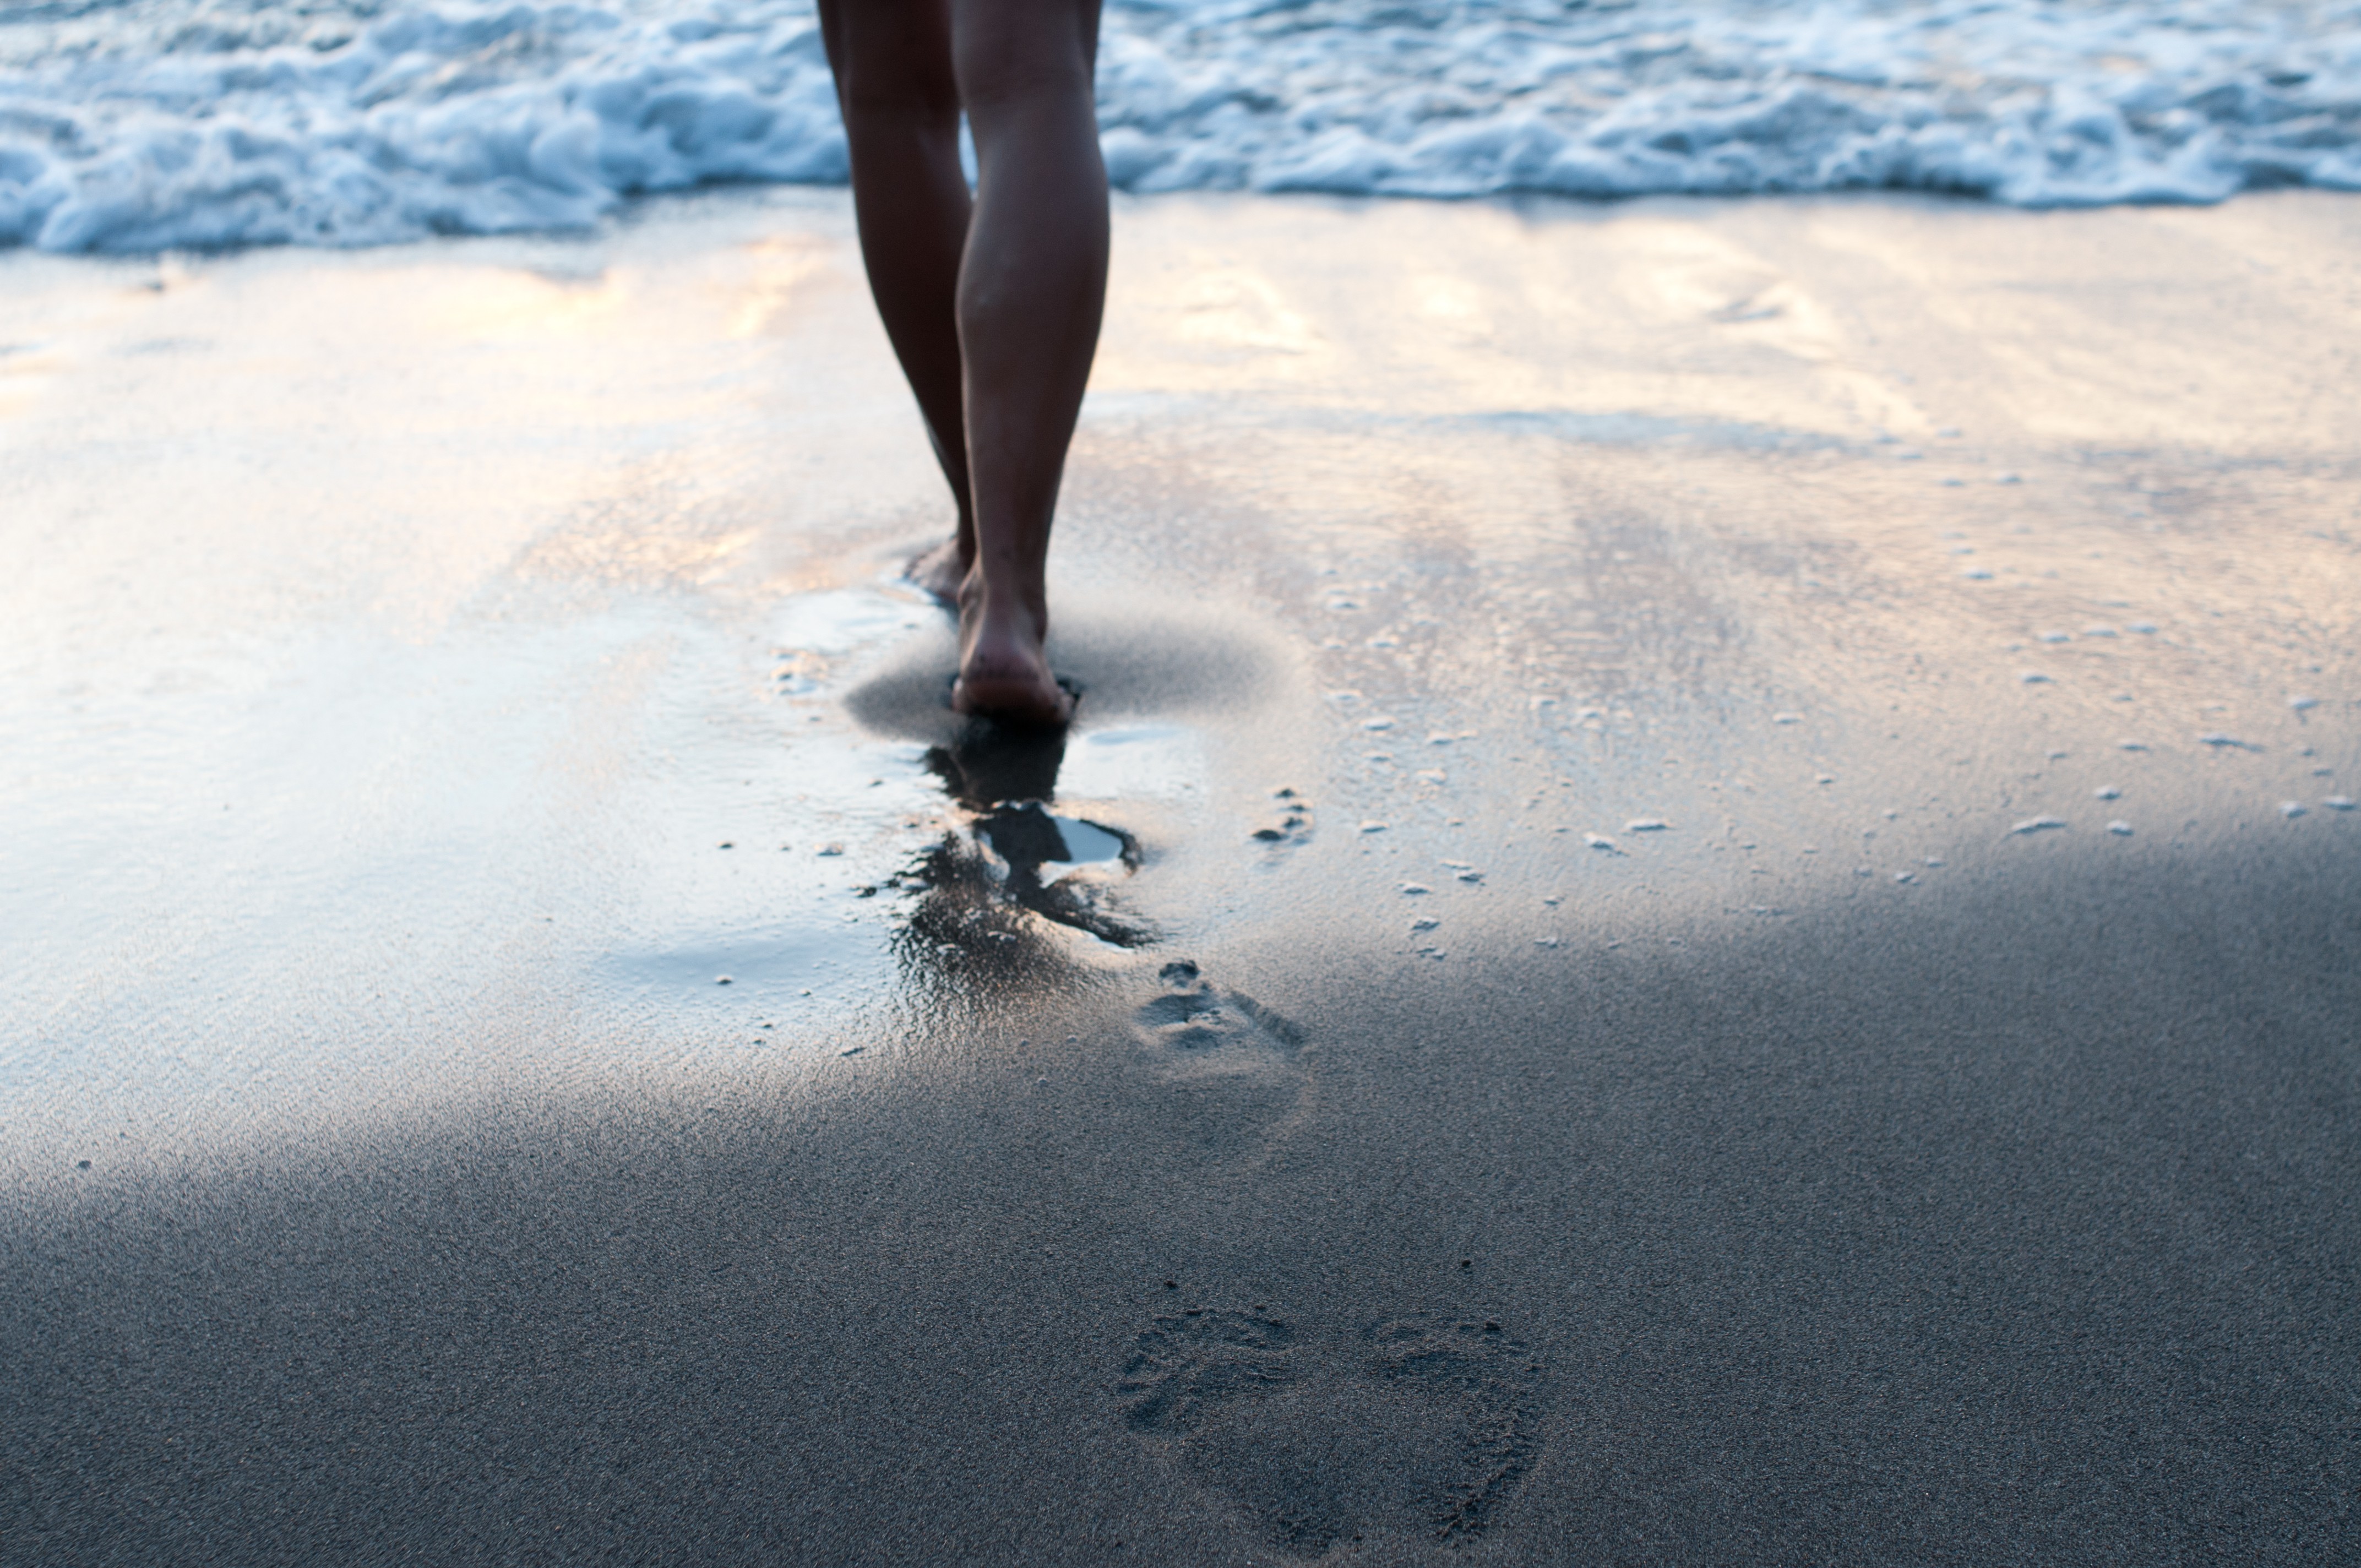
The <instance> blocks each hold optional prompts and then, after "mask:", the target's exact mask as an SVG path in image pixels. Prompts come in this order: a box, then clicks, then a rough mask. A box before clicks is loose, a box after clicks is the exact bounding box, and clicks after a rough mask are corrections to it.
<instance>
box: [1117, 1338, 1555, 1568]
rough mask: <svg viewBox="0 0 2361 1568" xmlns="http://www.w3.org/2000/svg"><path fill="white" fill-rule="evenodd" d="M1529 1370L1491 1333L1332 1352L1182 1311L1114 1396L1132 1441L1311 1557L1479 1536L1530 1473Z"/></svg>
mask: <svg viewBox="0 0 2361 1568" xmlns="http://www.w3.org/2000/svg"><path fill="white" fill-rule="evenodd" d="M1538 1370H1539V1368H1538V1365H1537V1364H1536V1363H1535V1362H1534V1360H1533V1358H1532V1354H1531V1352H1530V1351H1529V1350H1528V1348H1527V1347H1526V1346H1525V1345H1524V1344H1523V1343H1521V1342H1519V1341H1517V1340H1516V1339H1514V1338H1512V1337H1511V1336H1510V1334H1509V1333H1508V1332H1506V1331H1505V1330H1503V1329H1502V1328H1501V1326H1500V1325H1499V1322H1498V1321H1490V1320H1474V1319H1470V1320H1465V1321H1450V1320H1442V1319H1430V1318H1423V1317H1412V1318H1402V1319H1396V1320H1392V1321H1385V1322H1380V1323H1378V1324H1375V1325H1373V1326H1370V1327H1367V1328H1366V1329H1364V1330H1362V1331H1361V1332H1358V1333H1356V1334H1355V1333H1347V1334H1344V1335H1340V1336H1333V1337H1331V1336H1322V1335H1318V1334H1313V1333H1308V1332H1301V1331H1299V1330H1298V1329H1297V1328H1296V1327H1295V1326H1293V1325H1290V1324H1289V1323H1287V1322H1285V1321H1281V1320H1279V1319H1277V1318H1273V1317H1268V1316H1265V1315H1264V1314H1262V1313H1261V1312H1258V1311H1257V1312H1245V1311H1236V1310H1203V1309H1192V1310H1189V1311H1185V1312H1180V1313H1176V1314H1173V1315H1170V1316H1165V1317H1159V1318H1158V1319H1157V1320H1156V1321H1155V1322H1154V1324H1153V1325H1152V1326H1151V1327H1150V1328H1149V1329H1148V1330H1147V1332H1143V1333H1142V1334H1140V1335H1139V1337H1138V1339H1137V1341H1136V1342H1135V1344H1134V1347H1133V1354H1132V1357H1131V1360H1130V1363H1129V1364H1128V1365H1126V1367H1125V1369H1124V1377H1123V1381H1122V1383H1121V1385H1120V1386H1119V1387H1118V1389H1117V1393H1118V1397H1119V1398H1121V1399H1122V1401H1123V1410H1124V1419H1125V1422H1126V1425H1128V1426H1129V1427H1130V1428H1131V1429H1132V1431H1135V1432H1137V1433H1139V1434H1140V1435H1141V1436H1142V1437H1143V1438H1146V1439H1148V1440H1149V1441H1151V1442H1155V1443H1156V1444H1157V1445H1158V1446H1159V1448H1161V1449H1164V1450H1165V1451H1166V1452H1167V1453H1168V1454H1170V1457H1172V1458H1173V1459H1174V1460H1175V1461H1176V1462H1177V1463H1179V1464H1180V1465H1181V1466H1182V1467H1183V1468H1184V1469H1186V1470H1188V1471H1189V1472H1190V1473H1191V1475H1194V1476H1196V1477H1197V1478H1198V1479H1199V1480H1200V1481H1202V1482H1204V1483H1206V1484H1208V1485H1211V1486H1218V1487H1220V1488H1222V1489H1223V1490H1224V1491H1227V1492H1229V1493H1230V1494H1231V1495H1232V1496H1234V1497H1236V1498H1237V1500H1238V1501H1239V1503H1240V1504H1241V1505H1243V1506H1244V1507H1245V1508H1246V1511H1247V1512H1248V1513H1249V1514H1250V1515H1251V1516H1253V1518H1254V1519H1255V1521H1256V1523H1257V1525H1258V1526H1259V1527H1260V1528H1261V1529H1262V1530H1263V1531H1264V1532H1265V1533H1266V1534H1267V1535H1268V1537H1269V1538H1270V1540H1271V1541H1272V1542H1273V1543H1274V1544H1276V1545H1277V1546H1279V1548H1281V1549H1282V1550H1284V1551H1285V1552H1288V1553H1290V1555H1292V1556H1296V1557H1299V1558H1312V1557H1318V1556H1320V1555H1322V1554H1323V1553H1325V1552H1328V1551H1329V1550H1330V1549H1331V1548H1332V1547H1334V1545H1336V1544H1337V1543H1338V1542H1340V1541H1357V1540H1359V1539H1360V1537H1361V1534H1362V1532H1364V1531H1367V1530H1394V1531H1401V1532H1404V1533H1409V1534H1422V1535H1426V1536H1429V1537H1432V1538H1437V1539H1450V1538H1454V1537H1466V1536H1473V1535H1476V1534H1479V1533H1480V1532H1482V1530H1484V1529H1485V1528H1486V1526H1487V1525H1488V1524H1489V1523H1490V1522H1491V1520H1492V1519H1493V1517H1494V1516H1495V1515H1496V1514H1497V1512H1498V1511H1499V1507H1500V1505H1501V1504H1502V1503H1503V1502H1504V1501H1505V1500H1506V1499H1507V1498H1508V1497H1509V1496H1510V1494H1511V1493H1512V1492H1513V1491H1514V1490H1515V1489H1516V1486H1517V1484H1518V1482H1519V1481H1520V1480H1521V1479H1522V1477H1523V1475H1524V1474H1525V1472H1526V1470H1527V1469H1528V1468H1529V1467H1530V1466H1531V1464H1532V1456H1533V1449H1534V1441H1533V1437H1532V1431H1533V1428H1534V1425H1535V1420H1536V1417H1535V1409H1534V1387H1535V1381H1536V1374H1537V1372H1538Z"/></svg>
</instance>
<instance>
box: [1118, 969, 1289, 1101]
mask: <svg viewBox="0 0 2361 1568" xmlns="http://www.w3.org/2000/svg"><path fill="white" fill-rule="evenodd" d="M1157 978H1158V979H1159V981H1162V982H1163V985H1164V990H1163V992H1162V994H1160V995H1159V996H1158V997H1156V998H1155V999H1154V1000H1153V1001H1151V1002H1149V1003H1147V1004H1146V1005H1144V1006H1142V1007H1141V1008H1140V1009H1139V1010H1138V1011H1137V1012H1136V1013H1134V1014H1132V1026H1133V1028H1134V1030H1135V1031H1136V1032H1137V1034H1138V1036H1139V1038H1140V1041H1141V1043H1142V1044H1143V1045H1145V1046H1147V1047H1148V1050H1149V1052H1150V1053H1151V1054H1152V1055H1153V1056H1154V1057H1155V1058H1156V1059H1157V1060H1158V1062H1159V1065H1161V1066H1164V1067H1166V1068H1167V1069H1171V1070H1175V1071H1181V1072H1188V1073H1191V1074H1195V1073H1205V1072H1214V1073H1229V1072H1257V1071H1262V1070H1267V1069H1270V1068H1273V1067H1281V1066H1286V1065H1288V1064H1291V1063H1292V1062H1293V1061H1294V1059H1295V1056H1296V1053H1297V1052H1298V1051H1299V1050H1300V1049H1301V1047H1302V1045H1303V1031H1302V1030H1301V1029H1299V1028H1297V1027H1296V1026H1295V1025H1293V1024H1290V1023H1289V1022H1288V1021H1287V1020H1286V1019H1284V1018H1282V1017H1280V1016H1279V1014H1276V1013H1273V1012H1272V1011H1271V1010H1270V1009H1268V1007H1265V1006H1263V1005H1262V1004H1261V1003H1258V1002H1256V1001H1255V1000H1254V999H1253V998H1251V997H1247V996H1241V995H1239V994H1238V993H1237V992H1235V991H1225V990H1222V989H1220V988H1218V987H1216V986H1215V985H1214V984H1213V981H1209V980H1207V979H1206V978H1205V977H1204V976H1203V975H1202V973H1200V972H1199V971H1198V969H1197V966H1196V965H1195V964H1193V963H1191V962H1190V961H1189V960H1188V959H1180V960H1178V961H1176V962H1173V963H1169V964H1166V965H1165V966H1164V967H1163V969H1161V970H1159V971H1158V972H1157Z"/></svg>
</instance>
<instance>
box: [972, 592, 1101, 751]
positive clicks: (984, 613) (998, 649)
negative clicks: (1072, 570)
mask: <svg viewBox="0 0 2361 1568" xmlns="http://www.w3.org/2000/svg"><path fill="white" fill-rule="evenodd" d="M1048 620H1049V618H1048V617H1047V615H1045V614H1039V613H1037V612H1035V611H1032V610H1030V609H1027V608H1025V607H1024V606H1021V605H1009V604H1005V603H1004V602H1002V601H1000V600H997V599H994V598H990V597H988V596H987V595H985V594H984V593H983V592H982V591H980V590H976V589H972V588H971V589H963V590H962V591H961V595H960V673H959V679H958V680H957V681H955V682H953V683H952V684H951V707H954V708H956V709H958V710H959V711H960V712H961V713H972V714H977V715H980V716H983V717H985V718H1000V719H1005V720H1008V721H1010V722H1012V723H1016V724H1042V725H1058V724H1063V723H1065V722H1066V721H1067V720H1068V719H1070V718H1073V716H1074V699H1073V698H1072V697H1071V696H1068V695H1067V693H1066V691H1065V688H1064V687H1062V686H1060V685H1058V680H1057V677H1056V676H1054V675H1052V674H1050V673H1049V655H1048V653H1047V652H1045V651H1044V649H1043V640H1044V638H1045V636H1046V634H1047V631H1048Z"/></svg>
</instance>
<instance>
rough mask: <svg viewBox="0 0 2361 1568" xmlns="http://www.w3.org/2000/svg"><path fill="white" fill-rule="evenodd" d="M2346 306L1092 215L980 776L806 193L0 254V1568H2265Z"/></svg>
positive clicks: (2004, 216) (2292, 1315) (2356, 293)
mask: <svg viewBox="0 0 2361 1568" xmlns="http://www.w3.org/2000/svg"><path fill="white" fill-rule="evenodd" d="M2356 258H2361V198H2356V197H2354V196H2350V195H2336V194H2330V193H2323V192H2279V193H2268V194H2260V195H2247V196H2244V197H2240V198H2238V199H2236V200H2235V201H2232V202H2230V203H2227V204H2224V205H2222V206H2218V207H2212V208H2185V207H2152V208H2151V207H2117V208H2110V209H2106V210H2101V211H2091V212H2048V213H2037V212H2026V211H2018V210H2010V209H2004V208H1998V207H1992V206H1986V205H1981V204H1976V203H1961V202H1946V201H1941V200H1936V199H1925V198H1915V197H1913V198H1904V197H1894V198H1836V197H1822V198H1812V199H1793V200H1782V199H1767V198H1766V199H1757V200H1749V201H1731V202H1723V201H1708V200H1691V199H1678V198H1650V199H1646V200H1642V201H1636V202H1631V203H1618V204H1595V205H1586V204H1579V203H1565V202H1557V201H1538V200H1537V201H1532V202H1487V203H1414V202H1400V203H1383V202H1363V201H1355V200H1345V199H1326V198H1317V197H1302V198H1285V199H1281V198H1270V197H1259V198H1256V197H1246V198H1237V197H1221V196H1206V195H1194V196H1187V195H1184V196H1168V197H1157V198H1118V200H1117V203H1116V213H1115V276H1114V281H1113V284H1112V287H1111V291H1110V298H1109V315H1108V321H1107V326H1106V331H1105V336H1104V343H1103V347H1102V351H1101V355H1100V358H1099V362H1098V368H1097V371H1096V374H1095V377H1094V378H1093V386H1092V392H1091V396H1090V399H1089V401H1088V403H1087V404H1086V406H1085V410H1084V414H1083V421H1082V430H1081V433H1080V435H1079V436H1078V438H1077V441H1076V444H1075V448H1074V454H1073V457H1072V461H1071V466H1070V469H1069V473H1068V477H1067V482H1066V489H1065V501H1064V505H1063V509H1062V511H1061V514H1060V524H1059V534H1058V541H1057V545H1056V552H1055V554H1054V555H1053V560H1052V576H1051V581H1052V591H1053V594H1054V596H1055V599H1054V604H1055V609H1056V615H1057V621H1056V625H1055V627H1054V628H1053V632H1052V654H1053V658H1054V660H1055V662H1056V663H1057V666H1058V668H1059V669H1060V671H1061V672H1063V673H1065V674H1068V675H1069V676H1071V678H1072V679H1073V680H1074V681H1075V682H1076V683H1077V684H1078V685H1080V686H1081V687H1082V692H1083V696H1082V701H1081V705H1080V708H1079V712H1078V718H1077V722H1076V724H1075V726H1074V728H1073V729H1072V731H1071V734H1069V735H1067V736H1064V737H1063V738H1060V739H1047V740H1045V739H1043V738H1040V737H1038V736H1023V735H1010V734H1005V733H1002V732H999V731H996V730H993V729H990V728H988V727H977V726H971V725H968V724H965V723H963V722H962V721H960V720H958V719H957V718H955V717H954V716H953V715H952V714H951V713H950V711H949V709H948V707H947V706H946V704H945V700H944V699H945V695H946V689H947V686H948V683H949V680H950V674H951V662H950V650H951V639H950V628H949V626H948V624H947V623H946V622H945V620H943V618H942V617H941V615H940V614H939V612H938V611H937V610H935V609H933V608H931V607H930V606H929V605H928V604H927V603H926V602H925V601H924V600H923V599H922V598H920V597H919V596H917V594H916V593H914V592H913V591H911V590H910V589H909V588H908V587H907V586H906V585H904V584H901V583H900V582H898V581H897V573H898V568H899V565H900V564H901V563H902V562H903V561H905V560H906V559H907V558H908V556H909V555H910V554H912V553H913V552H915V551H916V550H917V549H919V548H921V547H923V546H925V545H927V544H928V543H932V542H933V541H934V540H935V539H937V538H938V537H939V536H940V535H941V533H942V532H944V531H945V530H946V529H947V527H948V524H949V521H950V511H949V505H948V501H947V499H946V498H945V496H944V495H943V494H942V492H941V488H940V481H939V478H938V477H937V476H936V474H935V472H934V470H933V466H932V464H931V461H930V459H929V457H928V453H927V450H926V446H925V442H924V437H923V433H922V432H921V429H920V426H919V423H918V421H917V416H916V414H915V412H914V411H912V409H911V407H910V405H909V400H908V396H907V393H906V390H905V389H904V387H903V384H902V382H901V380H900V378H899V376H898V374H897V372H896V370H895V366H894V363H893V361H892V358H891V356H890V354H889V352H888V350H887V348H886V345H885V343H884V336H883V334H882V333H881V331H880V330H879V328H878V327H877V325H876V323H875V320H874V316H873V312H872V310H871V308H870V305H869V302H868V298H867V295H866V292H865V289H864V286H863V284H862V274H861V270H860V264H859V258H858V254H857V250H856V247H855V246H854V244H853V241H852V230H851V213H850V207H849V203H848V201H847V199H846V198H845V196H844V195H843V193H842V192H832V191H802V190H794V189H767V190H762V189H754V190H737V191H725V192H714V193H708V194H704V195H697V196H691V197H684V198H679V199H670V200H664V201H660V202H653V203H646V204H642V205H641V206H638V207H635V208H633V209H631V211H630V212H629V213H628V214H626V215H625V217H624V218H622V219H621V220H619V221H617V222H615V223H612V224H610V225H608V226H606V227H603V228H601V229H600V230H598V232H597V233H595V234H593V235H588V236H572V237H534V238H467V239H450V240H441V241H433V242H425V243H420V244H415V245H405V246H399V247H386V248H380V249H374V250H362V251H353V252H321V251H301V252H299V251H289V250H262V251H252V252H246V253H238V254H225V255H218V256H178V257H166V258H162V259H161V260H160V261H159V260H156V259H126V260H95V259H88V258H59V257H53V256H45V255H38V254H32V253H27V252H21V251H19V252H10V253H6V254H0V564H5V572H0V626H5V628H6V632H5V636H4V637H0V820H5V824H6V826H5V829H0V928H5V931H6V932H7V940H6V942H5V945H0V1193H5V1198H0V1272H5V1277H6V1279H7V1281H8V1285H7V1287H6V1288H5V1291H0V1355H5V1365H6V1367H7V1371H6V1374H5V1376H6V1385H5V1387H6V1394H5V1398H0V1452H5V1453H7V1454H8V1455H9V1456H10V1461H9V1463H8V1464H6V1465H5V1467H0V1559H5V1561H6V1562H8V1563H12V1564H13V1563H197V1562H237V1563H255V1564H261V1563H282V1562H283V1563H307V1564H308V1563H355V1564H359V1563H391V1562H397V1561H403V1562H450V1563H462V1562H466V1563H473V1562H503V1563H544V1562H546V1563H556V1562H574V1561H598V1562H619V1563H668V1562H678V1563H738V1562H749V1563H752V1562H763V1563H777V1562H799V1563H903V1562H909V1563H918V1562H1009V1563H1116V1562H1126V1561H1133V1560H1137V1561H1142V1562H1167V1563H1303V1562H1326V1563H1469V1564H1476V1563H1599V1564H1608V1563H1631V1564H1642V1563H1645V1564H1662V1563H1752V1564H1783V1563H1795V1564H1803V1563H1832V1562H1833V1563H1913V1564H1919V1563H1960V1564H1976V1565H1980V1568H1982V1565H1991V1564H1998V1563H2070V1562H2105V1563H2125V1564H2142V1563H2217V1562H2218V1563H2227V1562H2237V1563H2307V1564H2316V1563H2327V1562H2332V1561H2336V1560H2339V1559H2341V1558H2345V1557H2349V1555H2350V1554H2351V1552H2352V1546H2351V1541H2352V1539H2353V1532H2354V1530H2355V1528H2356V1487H2357V1486H2361V1455H2356V1452H2355V1448H2354V1442H2353V1430H2354V1424H2353V1411H2354V1409H2355V1406H2356V1399H2361V1321H2356V1306H2355V1301H2356V1289H2355V1279H2356V1268H2357V1267H2361V1207H2356V1196H2355V1195H2356V1192H2361V1121H2356V1118H2361V1101H2356V1082H2357V1081H2361V1080H2356V1069H2361V1023H2357V1022H2356V1021H2361V811H2356V810H2355V809H2354V805H2353V801H2354V798H2355V797H2361V621H2356V606H2361V550H2356V540H2357V539H2361V451H2356V432H2361V425H2356V418H2355V394H2354V389H2355V387H2356V383H2361V260H2356ZM1028 803H1030V804H1028ZM2337 1541H2345V1542H2346V1545H2345V1546H2343V1547H2339V1546H2337V1545H2336V1544H2335V1543H2336V1542H2337Z"/></svg>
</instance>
